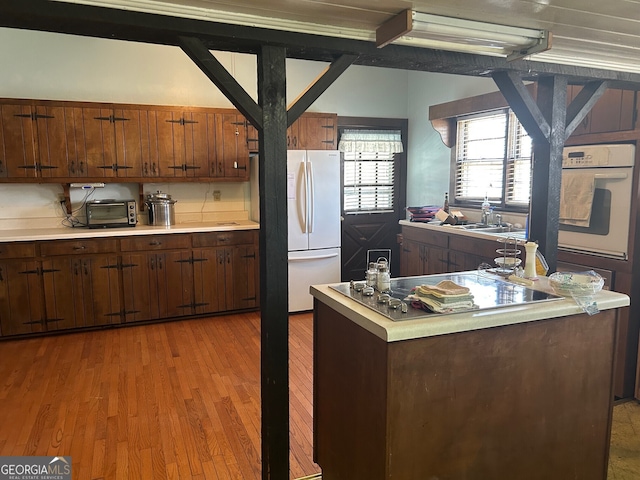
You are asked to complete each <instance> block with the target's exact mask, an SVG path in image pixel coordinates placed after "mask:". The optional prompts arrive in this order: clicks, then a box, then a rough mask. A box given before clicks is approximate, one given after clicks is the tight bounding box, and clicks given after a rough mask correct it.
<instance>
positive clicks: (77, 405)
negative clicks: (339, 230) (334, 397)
mask: <svg viewBox="0 0 640 480" xmlns="http://www.w3.org/2000/svg"><path fill="white" fill-rule="evenodd" d="M259 332H260V318H259V314H257V313H251V314H241V315H233V316H224V317H213V318H210V319H202V320H187V321H182V322H171V323H162V324H155V325H144V326H135V327H127V328H119V329H112V330H102V331H95V332H86V333H75V334H67V335H60V336H55V337H43V338H34V339H25V340H16V341H9V342H2V343H0V379H2V383H0V455H3V456H4V455H47V456H48V455H71V457H72V461H73V472H74V474H73V478H74V480H85V479H138V478H140V479H142V478H144V479H151V478H153V479H243V480H250V479H260V478H261V473H260V472H261V461H260V452H261V446H260V367H259V366H260V334H259ZM290 384H291V387H290V390H291V394H290V404H291V408H290V410H291V418H290V431H291V460H290V461H291V468H290V470H291V475H290V476H291V478H299V477H303V476H307V475H312V474H315V473H317V472H319V471H320V469H319V467H318V466H317V465H315V464H314V463H313V462H312V460H311V459H312V445H311V442H312V417H311V415H312V393H311V392H312V390H311V389H312V320H311V315H310V314H306V315H296V316H292V317H291V320H290Z"/></svg>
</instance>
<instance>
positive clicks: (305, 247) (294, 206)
mask: <svg viewBox="0 0 640 480" xmlns="http://www.w3.org/2000/svg"><path fill="white" fill-rule="evenodd" d="M287 154H288V155H287V217H288V222H289V312H300V311H305V310H311V309H312V308H313V297H312V296H311V295H310V294H309V286H311V285H317V284H324V283H338V282H340V264H341V262H340V260H341V257H340V236H341V225H340V153H339V152H337V151H329V150H289V151H288V152H287Z"/></svg>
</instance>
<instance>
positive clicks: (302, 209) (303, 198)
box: [296, 161, 309, 233]
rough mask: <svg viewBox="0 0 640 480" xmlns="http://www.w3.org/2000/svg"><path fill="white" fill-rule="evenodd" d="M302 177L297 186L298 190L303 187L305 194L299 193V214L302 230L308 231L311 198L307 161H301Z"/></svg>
mask: <svg viewBox="0 0 640 480" xmlns="http://www.w3.org/2000/svg"><path fill="white" fill-rule="evenodd" d="M300 171H301V172H300V177H299V180H298V185H297V186H296V188H297V189H298V190H300V188H302V189H303V191H304V195H298V196H297V197H298V215H299V217H302V218H301V222H300V223H301V227H302V232H303V233H307V216H308V213H309V212H308V209H309V199H308V198H307V197H308V195H307V162H305V161H302V162H300Z"/></svg>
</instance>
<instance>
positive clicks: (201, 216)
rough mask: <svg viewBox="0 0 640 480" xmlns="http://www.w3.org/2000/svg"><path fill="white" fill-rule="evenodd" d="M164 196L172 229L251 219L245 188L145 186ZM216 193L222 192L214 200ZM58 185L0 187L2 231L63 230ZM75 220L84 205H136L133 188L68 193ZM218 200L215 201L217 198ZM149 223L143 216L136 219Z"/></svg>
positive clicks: (118, 186)
mask: <svg viewBox="0 0 640 480" xmlns="http://www.w3.org/2000/svg"><path fill="white" fill-rule="evenodd" d="M158 190H160V191H162V192H164V193H168V194H170V195H171V197H172V198H173V199H174V200H176V201H177V202H176V204H175V211H176V223H191V222H209V221H229V220H246V219H248V217H249V207H250V195H249V182H241V183H231V182H229V183H149V184H143V192H144V193H145V195H146V194H147V193H154V192H156V191H158ZM214 192H220V195H219V198H220V199H219V200H214ZM62 196H63V189H62V185H59V184H3V185H0V229H25V228H52V227H58V226H62V225H63V221H64V220H65V213H64V211H63V209H62V206H61V205H60V199H61V198H62ZM70 196H71V206H72V210H73V215H74V216H75V217H76V218H77V219H78V220H80V221H81V222H84V221H85V213H84V208H83V207H84V202H85V201H86V200H103V199H110V198H115V199H119V200H128V199H134V200H136V202H140V197H139V192H138V184H137V183H107V184H106V185H105V187H104V188H95V189H93V190H83V189H80V188H72V189H71V190H70ZM216 196H217V195H216ZM139 221H140V223H143V224H146V223H147V215H146V210H145V211H144V212H142V213H140V214H139Z"/></svg>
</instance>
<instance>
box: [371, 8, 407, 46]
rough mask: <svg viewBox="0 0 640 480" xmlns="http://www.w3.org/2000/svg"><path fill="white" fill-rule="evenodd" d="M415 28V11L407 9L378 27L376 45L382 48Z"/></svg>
mask: <svg viewBox="0 0 640 480" xmlns="http://www.w3.org/2000/svg"><path fill="white" fill-rule="evenodd" d="M412 29H413V12H412V11H411V9H407V10H405V11H404V12H400V13H399V14H398V15H396V16H395V17H392V18H390V19H389V20H387V21H386V22H384V23H383V24H382V25H380V26H379V27H378V28H377V29H376V47H378V48H382V47H385V46H387V45H388V44H390V43H391V42H393V41H394V40H396V39H398V38H400V37H402V36H403V35H406V34H407V33H409V32H411V30H412Z"/></svg>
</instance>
